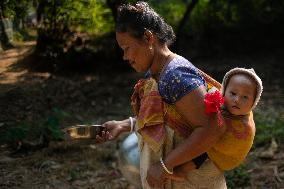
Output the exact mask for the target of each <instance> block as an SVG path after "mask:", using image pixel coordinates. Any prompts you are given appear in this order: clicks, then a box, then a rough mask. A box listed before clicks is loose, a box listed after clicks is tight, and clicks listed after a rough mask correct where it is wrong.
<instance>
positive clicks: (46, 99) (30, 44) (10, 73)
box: [0, 0, 284, 188]
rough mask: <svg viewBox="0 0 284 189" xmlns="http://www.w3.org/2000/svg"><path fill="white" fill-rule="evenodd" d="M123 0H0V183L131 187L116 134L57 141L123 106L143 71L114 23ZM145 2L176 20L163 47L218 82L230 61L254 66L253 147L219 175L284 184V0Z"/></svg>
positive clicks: (124, 110) (117, 114) (255, 183)
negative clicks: (258, 96)
mask: <svg viewBox="0 0 284 189" xmlns="http://www.w3.org/2000/svg"><path fill="white" fill-rule="evenodd" d="M126 2H136V1H126V0H1V2H0V68H1V69H0V71H1V72H0V111H1V114H0V131H1V132H0V144H1V159H2V160H0V167H1V170H3V171H2V172H1V173H0V186H1V188H2V187H3V188H5V187H6V188H31V186H33V187H35V188H48V187H49V188H58V187H59V186H60V188H64V187H65V188H70V187H71V188H72V187H74V188H92V187H93V188H99V187H101V188H107V187H110V188H114V187H117V188H129V187H130V188H131V187H132V185H131V182H129V181H127V180H125V179H124V178H123V175H122V174H121V172H120V171H119V168H118V166H117V156H116V155H115V151H116V149H117V146H119V141H118V142H117V143H111V144H106V146H104V145H103V146H97V145H95V144H94V142H91V144H88V145H86V144H81V143H80V142H77V143H76V145H74V144H72V145H71V144H70V145H69V146H68V147H66V145H64V147H62V146H60V145H59V143H60V141H62V138H63V133H62V129H63V128H65V127H67V126H71V125H76V124H93V123H96V124H99V123H103V122H104V121H107V120H112V119H117V120H118V119H124V118H126V117H127V116H129V115H131V109H130V104H129V97H130V95H131V92H132V88H133V86H134V84H135V82H136V81H137V80H138V78H139V77H141V74H136V73H134V71H133V70H132V69H131V68H130V66H129V65H128V64H126V63H125V62H123V60H122V51H121V49H119V47H118V45H117V43H116V41H115V31H114V26H115V20H116V8H117V7H118V6H119V5H120V4H122V3H126ZM147 2H148V3H149V4H150V5H151V6H152V7H153V8H154V9H155V10H156V11H157V12H158V13H159V14H160V15H162V16H163V17H164V19H165V20H166V21H167V22H168V23H169V24H170V25H172V26H173V28H174V31H175V33H176V35H177V40H176V41H175V43H174V44H173V45H172V46H171V47H170V48H171V49H172V50H173V51H174V52H176V53H177V54H180V55H182V56H184V57H186V58H188V59H189V60H190V61H191V62H193V64H195V65H196V66H197V67H199V68H200V69H202V70H203V71H205V72H206V73H208V74H209V75H211V76H212V77H214V78H215V79H216V80H218V81H219V82H221V80H222V77H223V76H224V74H225V73H226V71H228V70H229V69H230V68H233V67H247V68H251V67H252V68H254V69H255V70H256V72H257V73H258V74H259V75H260V77H261V78H262V80H263V82H264V93H263V96H262V100H261V102H260V104H259V106H258V107H257V109H256V110H255V120H256V126H257V133H256V137H255V141H254V146H253V149H252V152H251V153H250V156H249V158H248V159H247V161H246V162H245V163H244V164H243V165H242V166H240V167H239V168H238V169H235V170H233V171H231V172H228V173H226V177H227V182H228V185H229V188H284V184H283V179H284V161H283V159H284V153H283V151H284V150H283V142H284V127H283V123H284V121H283V86H284V85H283V74H282V71H283V70H284V69H283V62H284V61H283V60H284V53H283V52H284V51H283V50H284V48H283V42H284V38H283V34H284V27H283V26H284V1H282V0H219V1H216V0H155V1H154V0H148V1H147ZM121 140H122V139H121ZM116 144H117V145H116ZM90 146H91V147H90ZM78 152H79V153H80V154H82V155H81V156H80V157H78ZM16 160H23V161H16ZM15 162H17V163H15ZM21 168H22V169H21ZM24 169H27V170H28V171H24ZM8 173H9V174H8ZM39 173H40V174H39ZM35 174H37V175H39V177H38V178H35V177H34V176H33V175H35ZM51 175H53V176H51ZM48 176H49V177H48ZM109 178H111V179H112V180H114V181H113V182H110V180H109ZM99 184H101V185H99ZM108 184H109V186H108ZM95 185H96V187H95Z"/></svg>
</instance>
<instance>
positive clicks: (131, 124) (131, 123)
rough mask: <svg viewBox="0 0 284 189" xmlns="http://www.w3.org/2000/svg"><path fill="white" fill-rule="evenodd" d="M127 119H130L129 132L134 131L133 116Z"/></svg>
mask: <svg viewBox="0 0 284 189" xmlns="http://www.w3.org/2000/svg"><path fill="white" fill-rule="evenodd" d="M129 120H130V132H133V131H134V121H133V118H132V117H129Z"/></svg>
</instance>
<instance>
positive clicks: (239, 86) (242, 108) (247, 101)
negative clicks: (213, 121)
mask: <svg viewBox="0 0 284 189" xmlns="http://www.w3.org/2000/svg"><path fill="white" fill-rule="evenodd" d="M255 95H256V83H255V81H254V80H253V79H252V78H250V77H249V76H247V75H242V74H236V75H233V76H232V77H231V78H230V79H229V83H228V84H227V87H226V90H225V96H224V99H225V106H226V108H227V110H228V111H229V112H230V113H231V114H234V115H245V114H248V113H249V112H250V111H251V108H252V106H253V103H254V99H255Z"/></svg>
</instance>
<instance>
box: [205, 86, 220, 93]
mask: <svg viewBox="0 0 284 189" xmlns="http://www.w3.org/2000/svg"><path fill="white" fill-rule="evenodd" d="M215 91H218V89H217V88H216V87H214V86H213V87H211V89H209V90H208V91H207V92H208V93H214V92H215Z"/></svg>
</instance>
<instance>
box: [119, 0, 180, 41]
mask: <svg viewBox="0 0 284 189" xmlns="http://www.w3.org/2000/svg"><path fill="white" fill-rule="evenodd" d="M146 30H149V31H151V32H152V33H153V34H155V35H156V37H157V38H158V40H159V42H160V43H163V44H164V43H166V44H167V45H170V44H172V43H173V42H174V40H175V34H174V31H173V29H172V27H171V26H170V25H168V24H167V23H166V22H165V21H164V19H163V18H162V17H161V16H160V15H159V14H157V13H156V12H155V11H154V10H153V9H152V8H151V7H150V6H149V5H148V3H146V2H143V1H139V2H137V3H136V4H135V5H131V4H124V5H121V6H119V7H118V12H117V20H116V31H117V32H129V33H130V34H131V35H132V36H133V37H135V38H138V39H142V37H143V36H144V32H145V31H146Z"/></svg>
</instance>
